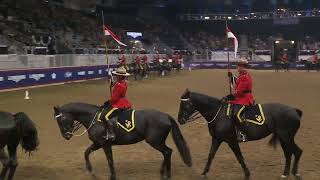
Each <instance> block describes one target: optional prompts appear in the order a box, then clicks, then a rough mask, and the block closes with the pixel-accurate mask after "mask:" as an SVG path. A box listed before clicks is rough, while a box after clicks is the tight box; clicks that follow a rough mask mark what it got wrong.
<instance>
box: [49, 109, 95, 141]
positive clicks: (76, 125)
mask: <svg viewBox="0 0 320 180" xmlns="http://www.w3.org/2000/svg"><path fill="white" fill-rule="evenodd" d="M98 113H99V110H98V111H97V112H96V114H95V115H94V117H93V119H92V121H91V123H90V126H89V127H88V129H85V130H84V131H83V132H82V133H81V134H74V133H76V132H77V131H78V130H79V129H80V128H81V127H82V124H81V123H80V122H76V123H74V124H73V125H72V131H71V132H70V131H68V132H67V134H71V135H73V136H76V137H80V136H83V135H84V134H85V133H87V132H88V131H89V129H90V128H91V127H92V125H93V124H94V122H95V119H96V117H97V114H98ZM61 116H63V114H62V113H60V114H58V115H56V116H55V119H57V118H59V117H61Z"/></svg>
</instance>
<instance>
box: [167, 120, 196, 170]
mask: <svg viewBox="0 0 320 180" xmlns="http://www.w3.org/2000/svg"><path fill="white" fill-rule="evenodd" d="M169 119H170V121H171V129H172V133H171V134H172V138H173V141H174V143H175V144H176V146H177V149H178V151H179V153H180V156H181V158H182V160H183V162H184V163H185V164H186V165H187V166H189V167H191V166H192V159H191V153H190V150H189V147H188V145H187V142H186V141H185V140H184V138H183V136H182V134H181V131H180V129H179V127H178V124H177V123H176V121H175V120H174V119H173V118H172V117H171V116H169Z"/></svg>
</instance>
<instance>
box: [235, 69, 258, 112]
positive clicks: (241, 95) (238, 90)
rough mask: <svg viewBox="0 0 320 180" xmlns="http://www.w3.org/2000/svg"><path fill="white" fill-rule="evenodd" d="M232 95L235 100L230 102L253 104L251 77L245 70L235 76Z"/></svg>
mask: <svg viewBox="0 0 320 180" xmlns="http://www.w3.org/2000/svg"><path fill="white" fill-rule="evenodd" d="M234 96H235V100H233V101H231V103H232V104H239V105H246V106H249V105H252V104H253V95H252V79H251V76H250V74H249V73H248V72H247V71H245V72H243V73H241V74H240V75H239V77H238V78H237V81H236V87H235V93H234Z"/></svg>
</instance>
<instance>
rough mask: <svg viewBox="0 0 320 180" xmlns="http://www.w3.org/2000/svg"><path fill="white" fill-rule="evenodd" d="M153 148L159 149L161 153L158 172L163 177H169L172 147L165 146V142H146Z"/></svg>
mask: <svg viewBox="0 0 320 180" xmlns="http://www.w3.org/2000/svg"><path fill="white" fill-rule="evenodd" d="M148 143H149V144H150V145H151V146H152V147H153V148H154V149H156V150H158V151H160V152H161V153H162V155H163V158H164V160H163V162H162V166H161V169H160V174H161V176H162V178H163V179H168V178H170V177H171V154H172V149H171V148H169V147H168V146H166V144H165V142H161V143H158V142H148Z"/></svg>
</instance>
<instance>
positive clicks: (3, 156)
mask: <svg viewBox="0 0 320 180" xmlns="http://www.w3.org/2000/svg"><path fill="white" fill-rule="evenodd" d="M19 143H20V144H21V146H22V148H23V149H24V150H25V151H26V152H29V153H31V152H32V151H35V150H36V149H37V147H38V145H39V141H38V132H37V129H36V127H35V125H34V123H33V122H32V121H31V120H30V118H29V117H28V116H27V115H26V114H25V113H23V112H19V113H17V114H14V115H12V114H11V113H8V112H0V160H1V163H2V165H3V168H2V171H1V174H0V179H2V180H4V179H5V178H6V176H7V174H8V170H9V174H8V178H7V179H9V180H11V179H13V176H14V174H15V171H16V168H17V166H18V160H17V147H18V145H19ZM6 146H7V149H8V153H9V156H8V154H7V152H6V151H5V147H6Z"/></svg>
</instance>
